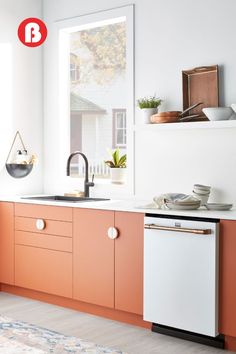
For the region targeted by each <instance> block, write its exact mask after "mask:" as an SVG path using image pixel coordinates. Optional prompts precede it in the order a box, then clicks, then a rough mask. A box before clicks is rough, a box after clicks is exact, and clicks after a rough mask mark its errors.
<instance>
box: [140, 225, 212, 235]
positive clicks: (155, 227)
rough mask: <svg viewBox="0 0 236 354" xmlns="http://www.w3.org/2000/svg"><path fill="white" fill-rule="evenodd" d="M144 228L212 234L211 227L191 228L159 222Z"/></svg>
mask: <svg viewBox="0 0 236 354" xmlns="http://www.w3.org/2000/svg"><path fill="white" fill-rule="evenodd" d="M144 228H145V229H149V230H163V231H175V232H187V233H190V234H198V235H210V234H211V229H190V228H187V227H178V226H161V225H157V224H145V225H144Z"/></svg>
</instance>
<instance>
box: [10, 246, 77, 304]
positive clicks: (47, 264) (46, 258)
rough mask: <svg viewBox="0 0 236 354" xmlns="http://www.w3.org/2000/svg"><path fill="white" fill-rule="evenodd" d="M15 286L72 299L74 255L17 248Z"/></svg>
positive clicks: (24, 247)
mask: <svg viewBox="0 0 236 354" xmlns="http://www.w3.org/2000/svg"><path fill="white" fill-rule="evenodd" d="M15 285H16V286H20V287H23V288H28V289H32V290H37V291H42V292H45V293H48V294H54V295H59V296H64V297H69V298H71V297H72V254H71V253H67V252H59V251H51V250H46V249H42V248H35V247H29V246H21V245H16V246H15Z"/></svg>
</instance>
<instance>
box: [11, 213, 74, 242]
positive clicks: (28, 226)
mask: <svg viewBox="0 0 236 354" xmlns="http://www.w3.org/2000/svg"><path fill="white" fill-rule="evenodd" d="M43 221H44V222H45V227H44V229H43V230H38V229H37V227H36V222H37V219H34V218H25V217H22V216H16V217H15V230H18V231H28V232H39V233H41V234H49V235H57V236H65V237H72V223H71V222H66V221H55V220H48V219H43Z"/></svg>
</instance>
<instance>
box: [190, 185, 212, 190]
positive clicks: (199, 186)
mask: <svg viewBox="0 0 236 354" xmlns="http://www.w3.org/2000/svg"><path fill="white" fill-rule="evenodd" d="M193 188H194V189H195V188H197V189H201V190H203V191H210V190H211V187H210V186H204V184H194V186H193Z"/></svg>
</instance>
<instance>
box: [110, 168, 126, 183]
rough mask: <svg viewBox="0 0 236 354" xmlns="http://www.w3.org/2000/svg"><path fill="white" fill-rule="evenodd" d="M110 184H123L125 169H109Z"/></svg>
mask: <svg viewBox="0 0 236 354" xmlns="http://www.w3.org/2000/svg"><path fill="white" fill-rule="evenodd" d="M110 173H111V183H115V184H124V183H125V178H126V168H110Z"/></svg>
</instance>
